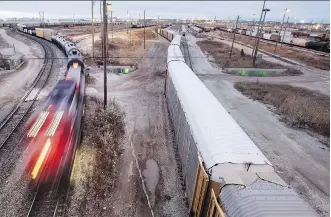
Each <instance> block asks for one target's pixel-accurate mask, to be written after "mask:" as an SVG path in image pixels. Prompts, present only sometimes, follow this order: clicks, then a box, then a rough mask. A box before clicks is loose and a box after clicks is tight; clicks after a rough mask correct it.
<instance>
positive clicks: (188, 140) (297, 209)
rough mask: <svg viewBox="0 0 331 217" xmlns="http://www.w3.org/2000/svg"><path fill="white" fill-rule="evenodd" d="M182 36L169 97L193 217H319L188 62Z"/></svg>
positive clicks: (170, 62) (172, 51)
mask: <svg viewBox="0 0 331 217" xmlns="http://www.w3.org/2000/svg"><path fill="white" fill-rule="evenodd" d="M178 37H179V38H180V37H181V36H175V38H174V40H173V42H171V45H170V46H169V49H168V52H169V53H168V58H167V77H166V87H165V93H166V101H167V106H168V110H169V116H170V119H171V121H172V125H173V127H174V136H175V142H176V145H177V149H178V154H179V156H180V159H179V161H180V165H181V171H182V175H183V179H184V183H185V191H186V195H187V198H188V202H189V209H190V216H197V217H198V216H227V217H251V216H277V217H284V216H317V214H316V213H315V211H314V210H313V209H312V208H311V207H309V206H308V205H307V204H306V203H305V202H304V201H303V200H302V199H301V198H300V197H299V195H297V194H296V193H295V192H294V191H293V190H292V189H291V188H290V187H289V186H287V185H286V183H285V182H284V181H283V180H282V179H281V178H280V177H279V176H278V175H277V174H276V172H275V170H274V168H273V166H272V164H271V163H270V162H269V160H268V159H267V158H266V157H265V156H264V155H263V153H262V152H261V151H260V150H259V149H258V147H257V146H256V145H255V144H254V143H253V141H252V140H251V139H250V138H249V137H248V136H247V134H246V133H245V132H244V131H243V130H242V129H241V128H240V126H239V125H238V124H237V123H236V122H235V120H234V119H233V118H232V117H231V115H230V114H229V113H228V112H227V111H226V109H225V108H224V107H223V106H222V105H221V104H220V102H219V101H218V100H217V99H216V98H215V96H214V95H213V94H212V93H211V92H210V91H209V90H208V88H207V87H206V86H205V85H204V84H203V83H202V82H201V80H200V79H199V78H198V77H197V76H196V75H195V73H194V72H193V71H192V70H191V69H190V68H189V67H188V66H187V65H186V63H185V62H184V61H182V59H181V56H180V55H178V53H177V52H178V50H176V48H177V47H178V41H180V39H179V38H178ZM171 47H172V48H171ZM175 56H178V59H177V60H175V59H174V58H175Z"/></svg>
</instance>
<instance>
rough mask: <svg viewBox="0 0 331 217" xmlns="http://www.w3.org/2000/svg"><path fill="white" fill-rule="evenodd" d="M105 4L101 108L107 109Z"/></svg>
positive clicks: (104, 10)
mask: <svg viewBox="0 0 331 217" xmlns="http://www.w3.org/2000/svg"><path fill="white" fill-rule="evenodd" d="M107 38H108V35H107V3H106V0H103V49H102V50H103V52H102V53H103V55H102V56H103V79H104V80H103V108H104V109H106V108H107Z"/></svg>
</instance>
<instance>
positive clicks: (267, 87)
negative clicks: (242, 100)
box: [234, 82, 330, 146]
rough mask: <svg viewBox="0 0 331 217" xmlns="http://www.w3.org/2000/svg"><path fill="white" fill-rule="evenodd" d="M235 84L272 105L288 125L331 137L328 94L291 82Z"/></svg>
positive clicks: (255, 98)
mask: <svg viewBox="0 0 331 217" xmlns="http://www.w3.org/2000/svg"><path fill="white" fill-rule="evenodd" d="M234 87H235V88H236V89H237V90H239V91H241V92H242V93H243V94H244V95H246V96H248V97H250V98H252V99H254V100H258V101H260V102H263V103H265V104H270V105H272V106H274V107H275V108H276V112H277V113H278V114H279V115H281V116H282V117H283V118H282V120H284V121H285V122H286V123H288V124H289V125H290V126H292V127H297V128H302V129H310V130H312V131H314V132H316V133H319V134H321V135H324V136H328V137H330V97H328V96H326V95H323V94H321V93H318V92H314V91H310V90H307V89H304V88H300V87H293V86H290V85H280V84H268V83H259V82H255V83H252V82H237V83H235V85H234ZM329 145H330V144H328V146H329Z"/></svg>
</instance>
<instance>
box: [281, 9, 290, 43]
mask: <svg viewBox="0 0 331 217" xmlns="http://www.w3.org/2000/svg"><path fill="white" fill-rule="evenodd" d="M289 19H290V16H288V17H287V21H286V26H285V30H284V33H283V40H282V41H284V37H285V32H286V29H287V27H288V20H289ZM280 46H281V47H283V44H280Z"/></svg>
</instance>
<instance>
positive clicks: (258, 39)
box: [253, 8, 270, 65]
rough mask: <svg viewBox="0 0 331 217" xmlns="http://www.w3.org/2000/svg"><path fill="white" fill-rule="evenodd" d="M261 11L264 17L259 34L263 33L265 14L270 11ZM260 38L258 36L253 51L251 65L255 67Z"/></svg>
mask: <svg viewBox="0 0 331 217" xmlns="http://www.w3.org/2000/svg"><path fill="white" fill-rule="evenodd" d="M263 11H264V17H263V21H262V24H261V31H260V33H262V31H263V24H264V21H265V17H266V15H267V12H268V11H270V9H267V8H266V9H264V10H263ZM260 38H261V35H259V37H258V38H257V43H256V47H255V51H254V56H253V65H255V60H256V55H257V51H258V50H259V42H260Z"/></svg>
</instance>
